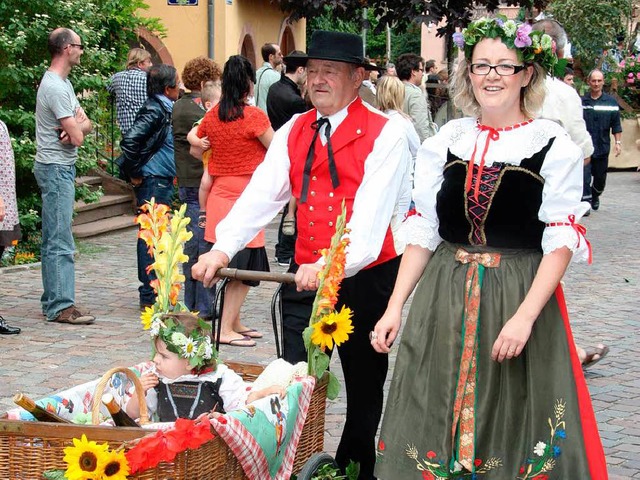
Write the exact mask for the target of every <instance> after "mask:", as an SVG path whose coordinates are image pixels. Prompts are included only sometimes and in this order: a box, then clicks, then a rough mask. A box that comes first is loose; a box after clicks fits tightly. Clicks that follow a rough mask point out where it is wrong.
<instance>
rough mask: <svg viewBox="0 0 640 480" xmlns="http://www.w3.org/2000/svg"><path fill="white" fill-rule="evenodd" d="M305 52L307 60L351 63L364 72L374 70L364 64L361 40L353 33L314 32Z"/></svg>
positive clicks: (367, 64)
mask: <svg viewBox="0 0 640 480" xmlns="http://www.w3.org/2000/svg"><path fill="white" fill-rule="evenodd" d="M307 52H308V53H307V57H308V58H309V60H331V61H333V62H345V63H351V64H353V65H357V66H358V67H363V68H364V69H365V70H375V69H376V67H375V66H373V65H369V63H368V62H365V60H364V57H363V55H362V38H361V37H360V36H358V35H355V34H353V33H344V32H329V31H326V30H316V31H315V32H313V35H311V43H310V44H309V49H308V51H307Z"/></svg>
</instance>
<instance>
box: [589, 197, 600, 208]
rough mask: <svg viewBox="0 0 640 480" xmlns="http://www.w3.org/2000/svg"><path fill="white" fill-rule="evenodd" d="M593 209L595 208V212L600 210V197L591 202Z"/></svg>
mask: <svg viewBox="0 0 640 480" xmlns="http://www.w3.org/2000/svg"><path fill="white" fill-rule="evenodd" d="M591 208H593V209H594V210H598V209H599V208H600V198H599V197H593V199H592V200H591Z"/></svg>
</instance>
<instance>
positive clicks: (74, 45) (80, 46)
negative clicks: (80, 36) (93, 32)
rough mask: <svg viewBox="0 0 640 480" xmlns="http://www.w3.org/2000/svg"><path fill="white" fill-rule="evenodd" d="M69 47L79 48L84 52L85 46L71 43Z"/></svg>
mask: <svg viewBox="0 0 640 480" xmlns="http://www.w3.org/2000/svg"><path fill="white" fill-rule="evenodd" d="M69 46H70V47H78V48H79V49H80V50H84V45H81V44H80V43H70V44H69Z"/></svg>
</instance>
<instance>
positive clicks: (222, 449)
mask: <svg viewBox="0 0 640 480" xmlns="http://www.w3.org/2000/svg"><path fill="white" fill-rule="evenodd" d="M228 365H229V367H230V368H232V369H233V370H235V371H236V372H237V373H239V374H240V375H242V376H243V378H244V379H245V380H249V381H251V380H254V379H255V378H256V377H257V376H258V375H259V374H260V372H262V370H263V367H262V366H260V365H254V364H247V363H231V362H229V363H228ZM108 373H109V372H108ZM326 394H327V381H326V378H324V379H323V380H322V381H320V382H318V383H317V384H316V387H315V389H314V391H313V395H312V397H311V404H310V406H309V412H308V414H307V418H306V421H305V424H304V427H303V429H302V435H301V437H300V442H299V444H298V448H297V450H296V455H295V460H294V466H293V472H294V473H297V472H299V471H300V469H301V468H302V466H303V465H304V464H305V462H306V461H307V460H308V459H309V457H311V455H312V454H314V453H316V452H321V451H322V449H323V444H324V414H325V403H326ZM83 433H84V434H85V435H87V438H89V439H90V440H93V441H96V442H98V443H103V442H108V443H109V445H110V446H111V448H117V447H119V446H121V445H122V444H123V443H124V442H127V441H131V440H134V439H136V438H139V437H142V436H144V435H146V434H148V433H150V432H149V431H148V430H143V429H139V428H128V427H118V428H113V427H102V426H95V425H70V424H61V423H46V422H25V421H18V420H6V419H0V479H2V480H4V479H10V480H37V479H41V478H42V473H43V472H44V471H46V470H50V469H56V468H59V469H64V468H66V464H65V463H64V461H63V460H62V458H63V457H64V453H63V449H64V448H65V447H68V446H70V445H72V444H73V442H72V439H73V438H80V437H81V436H82V434H83ZM129 478H131V479H137V480H152V479H153V480H168V479H171V480H244V479H247V477H246V475H245V474H244V471H243V470H242V467H241V466H240V463H239V462H238V460H237V459H236V457H235V456H234V455H233V453H231V450H230V449H229V447H228V446H227V444H226V443H224V441H223V440H221V439H220V437H218V436H216V437H215V438H214V439H213V440H211V441H209V442H207V443H205V444H204V445H202V446H201V447H200V448H198V449H197V450H187V451H185V452H182V453H180V454H178V455H177V456H176V458H175V460H174V461H173V462H171V463H161V464H159V465H158V466H157V467H156V468H153V469H150V470H146V471H144V472H141V473H139V474H137V475H132V476H131V477H129Z"/></svg>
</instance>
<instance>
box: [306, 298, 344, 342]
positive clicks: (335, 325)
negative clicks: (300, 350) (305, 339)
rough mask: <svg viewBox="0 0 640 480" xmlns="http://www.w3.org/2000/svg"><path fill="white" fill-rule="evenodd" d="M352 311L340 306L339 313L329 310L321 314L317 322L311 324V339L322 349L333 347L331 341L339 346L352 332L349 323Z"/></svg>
mask: <svg viewBox="0 0 640 480" xmlns="http://www.w3.org/2000/svg"><path fill="white" fill-rule="evenodd" d="M352 314H353V312H352V311H351V309H350V308H347V307H345V306H343V307H342V310H340V313H337V312H331V313H330V314H329V315H325V316H323V317H322V318H321V319H320V320H319V321H318V322H316V323H314V324H313V333H312V334H311V341H312V342H313V343H315V344H316V345H318V346H319V347H320V348H321V349H322V350H324V349H325V348H326V347H328V348H333V342H335V343H336V346H339V345H340V344H341V343H342V342H345V341H346V340H347V339H348V338H349V334H350V333H351V332H353V325H352V324H351V315H352Z"/></svg>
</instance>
